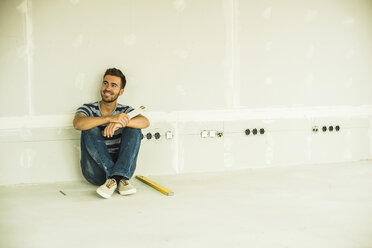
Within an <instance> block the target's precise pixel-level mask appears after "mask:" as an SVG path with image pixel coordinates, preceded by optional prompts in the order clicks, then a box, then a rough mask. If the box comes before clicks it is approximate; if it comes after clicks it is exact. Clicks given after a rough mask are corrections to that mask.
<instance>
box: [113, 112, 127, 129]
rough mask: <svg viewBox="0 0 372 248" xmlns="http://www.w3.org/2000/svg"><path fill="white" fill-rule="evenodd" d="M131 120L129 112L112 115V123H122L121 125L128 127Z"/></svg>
mask: <svg viewBox="0 0 372 248" xmlns="http://www.w3.org/2000/svg"><path fill="white" fill-rule="evenodd" d="M129 121H130V117H129V115H127V114H124V113H120V114H117V115H113V116H110V124H111V123H120V125H121V127H126V126H127V125H128V123H129Z"/></svg>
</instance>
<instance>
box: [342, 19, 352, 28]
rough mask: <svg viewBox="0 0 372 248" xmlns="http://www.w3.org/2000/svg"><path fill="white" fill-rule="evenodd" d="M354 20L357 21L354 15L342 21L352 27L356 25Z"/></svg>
mask: <svg viewBox="0 0 372 248" xmlns="http://www.w3.org/2000/svg"><path fill="white" fill-rule="evenodd" d="M354 22H355V20H354V17H347V18H345V19H344V20H343V21H342V24H343V25H345V26H347V27H350V26H353V25H354Z"/></svg>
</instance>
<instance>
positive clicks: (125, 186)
mask: <svg viewBox="0 0 372 248" xmlns="http://www.w3.org/2000/svg"><path fill="white" fill-rule="evenodd" d="M118 191H119V194H121V195H131V194H134V193H136V192H137V190H136V188H135V187H133V186H132V185H131V184H130V183H129V181H128V180H124V179H121V180H120V182H119V188H118Z"/></svg>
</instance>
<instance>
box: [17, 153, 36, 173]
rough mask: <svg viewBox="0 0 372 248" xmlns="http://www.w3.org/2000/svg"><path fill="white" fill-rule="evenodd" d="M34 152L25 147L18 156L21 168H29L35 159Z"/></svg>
mask: <svg viewBox="0 0 372 248" xmlns="http://www.w3.org/2000/svg"><path fill="white" fill-rule="evenodd" d="M35 156H36V152H35V151H34V150H32V149H25V150H24V151H23V152H22V154H21V157H20V165H21V167H22V168H27V169H29V168H31V167H32V163H33V161H34V160H35Z"/></svg>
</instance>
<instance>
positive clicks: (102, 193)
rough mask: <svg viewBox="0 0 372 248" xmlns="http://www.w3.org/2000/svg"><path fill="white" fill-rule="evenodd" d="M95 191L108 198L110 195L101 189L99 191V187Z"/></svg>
mask: <svg viewBox="0 0 372 248" xmlns="http://www.w3.org/2000/svg"><path fill="white" fill-rule="evenodd" d="M96 192H97V194H99V195H100V196H102V197H103V198H106V199H108V198H110V197H111V195H109V194H106V193H105V192H102V191H100V190H99V189H97V190H96Z"/></svg>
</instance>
